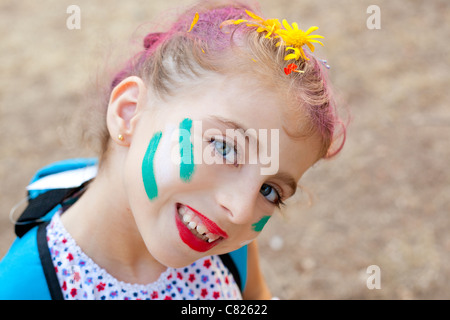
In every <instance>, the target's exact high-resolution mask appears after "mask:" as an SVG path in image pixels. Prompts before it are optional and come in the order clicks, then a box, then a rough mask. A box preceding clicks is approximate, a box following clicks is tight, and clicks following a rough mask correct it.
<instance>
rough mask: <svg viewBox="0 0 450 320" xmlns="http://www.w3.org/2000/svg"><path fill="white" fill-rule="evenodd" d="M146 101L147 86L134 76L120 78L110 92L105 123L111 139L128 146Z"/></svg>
mask: <svg viewBox="0 0 450 320" xmlns="http://www.w3.org/2000/svg"><path fill="white" fill-rule="evenodd" d="M146 103H147V88H146V86H145V84H144V81H142V79H141V78H139V77H136V76H131V77H128V78H126V79H124V80H122V81H121V82H120V83H119V84H118V85H117V86H116V87H115V88H114V89H113V91H112V92H111V96H110V99H109V104H108V111H107V113H106V124H107V127H108V131H109V134H110V136H111V139H112V140H113V141H114V142H116V143H117V144H119V145H121V146H129V145H130V143H131V139H132V137H133V133H134V130H135V128H136V124H137V121H138V118H139V114H140V112H141V110H143V108H144V105H145V104H146Z"/></svg>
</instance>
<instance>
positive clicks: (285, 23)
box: [282, 19, 293, 31]
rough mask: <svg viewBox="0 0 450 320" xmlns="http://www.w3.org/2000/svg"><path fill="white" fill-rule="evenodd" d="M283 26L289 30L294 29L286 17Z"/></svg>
mask: <svg viewBox="0 0 450 320" xmlns="http://www.w3.org/2000/svg"><path fill="white" fill-rule="evenodd" d="M282 23H283V26H284V28H285V29H286V30H287V31H293V30H292V28H291V26H290V25H289V23H288V22H287V21H286V19H283V22H282Z"/></svg>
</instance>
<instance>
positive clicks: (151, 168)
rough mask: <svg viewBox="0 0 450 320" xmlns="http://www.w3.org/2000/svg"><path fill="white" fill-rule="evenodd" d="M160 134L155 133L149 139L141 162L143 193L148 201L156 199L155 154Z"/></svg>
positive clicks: (159, 132)
mask: <svg viewBox="0 0 450 320" xmlns="http://www.w3.org/2000/svg"><path fill="white" fill-rule="evenodd" d="M161 136H162V132H161V131H158V132H156V133H155V134H154V135H153V137H152V138H151V139H150V142H149V144H148V147H147V150H146V152H145V155H144V159H143V160H142V180H143V183H144V188H145V193H146V194H147V197H148V198H149V199H150V200H154V199H156V198H157V197H158V186H157V184H156V176H155V154H156V150H157V149H158V146H159V142H160V140H161Z"/></svg>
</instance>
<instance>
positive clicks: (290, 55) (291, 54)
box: [284, 53, 300, 60]
mask: <svg viewBox="0 0 450 320" xmlns="http://www.w3.org/2000/svg"><path fill="white" fill-rule="evenodd" d="M299 57H300V55H297V54H295V53H290V54H288V55H287V56H286V57H284V60H291V59H295V60H298V58H299Z"/></svg>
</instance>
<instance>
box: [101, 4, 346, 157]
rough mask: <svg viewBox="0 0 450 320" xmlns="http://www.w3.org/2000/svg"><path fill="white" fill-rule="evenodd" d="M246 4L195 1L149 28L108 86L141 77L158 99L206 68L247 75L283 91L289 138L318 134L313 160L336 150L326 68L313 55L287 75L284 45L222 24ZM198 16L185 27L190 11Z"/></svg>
mask: <svg viewBox="0 0 450 320" xmlns="http://www.w3.org/2000/svg"><path fill="white" fill-rule="evenodd" d="M245 10H250V8H249V7H248V6H246V5H243V4H235V3H233V4H228V5H223V4H220V5H214V4H212V3H211V2H207V3H205V4H202V5H197V6H195V7H193V8H191V9H189V10H187V11H186V12H185V13H184V14H182V15H180V17H179V19H178V20H177V21H175V23H174V24H173V25H172V27H171V28H170V29H169V30H168V31H166V32H158V33H149V34H148V35H147V36H146V37H145V39H144V50H142V51H141V52H139V53H138V54H136V55H135V56H134V57H133V58H132V59H130V60H129V61H128V63H127V65H126V67H125V68H124V69H123V70H121V71H120V72H119V73H117V74H116V76H115V77H114V79H113V81H112V83H111V86H110V91H109V94H110V92H111V91H112V89H113V88H114V87H115V86H116V85H117V84H118V83H120V82H121V81H122V80H123V79H125V78H126V77H129V76H132V75H135V76H139V77H141V78H142V79H143V80H144V81H145V82H146V83H147V84H148V85H149V86H151V87H152V89H153V90H154V92H156V93H157V94H158V95H159V96H160V97H161V98H163V99H164V97H167V96H173V95H176V94H177V93H176V90H175V88H179V87H180V86H188V85H189V84H188V83H189V82H190V81H186V79H191V80H193V79H196V78H201V77H202V75H204V74H206V73H210V72H213V73H214V72H217V73H220V74H229V75H231V74H233V73H234V74H239V75H243V74H249V75H251V76H252V77H253V78H254V79H257V80H258V81H261V83H262V84H265V85H266V86H268V87H269V88H271V89H272V90H275V91H278V92H283V93H284V95H285V96H286V97H288V98H287V99H286V100H287V101H289V103H288V104H287V105H286V108H285V109H284V112H285V113H287V117H285V118H286V119H289V121H290V123H292V121H293V120H295V121H294V122H295V123H296V125H295V126H296V130H294V131H287V126H286V127H285V130H286V131H287V132H288V134H290V135H291V136H292V137H298V138H301V137H305V136H311V135H314V134H318V135H319V136H320V141H321V148H320V151H319V154H318V156H317V159H321V158H330V157H332V156H334V155H335V154H337V153H338V152H339V151H340V150H341V149H342V147H343V144H344V142H345V126H344V125H342V121H341V120H340V119H339V117H338V115H337V112H336V104H335V101H334V98H333V94H332V92H331V89H330V86H329V81H328V78H327V73H326V70H325V68H324V67H323V65H322V63H321V62H319V61H318V60H317V59H316V58H315V57H314V56H313V55H311V54H306V55H307V58H308V59H309V60H302V61H301V62H300V64H299V69H300V70H302V71H304V72H303V73H292V74H289V75H287V74H286V73H285V72H284V71H283V70H284V68H286V67H287V65H288V62H287V61H285V60H284V57H285V47H284V46H276V42H277V40H276V39H273V38H266V37H265V35H264V33H262V32H261V33H260V32H256V31H255V28H251V27H248V26H246V25H245V24H242V25H238V26H227V27H226V28H222V23H223V22H224V21H226V20H230V19H236V20H237V19H244V18H247V17H248V15H247V13H246V12H245ZM196 12H198V13H199V17H200V18H199V20H198V21H197V23H196V24H195V27H194V28H190V26H191V23H192V19H193V17H194V14H195V13H196ZM340 124H341V125H342V126H341V127H342V129H343V130H342V131H341V135H342V136H343V139H341V142H340V144H339V145H338V146H337V147H335V148H331V146H332V144H333V142H334V141H336V140H337V137H338V136H339V134H338V133H337V127H338V125H340ZM104 126H105V128H104V134H103V135H102V141H101V149H102V156H103V155H104V154H105V152H106V150H107V145H108V140H109V135H108V134H107V131H106V124H105V125H104Z"/></svg>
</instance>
